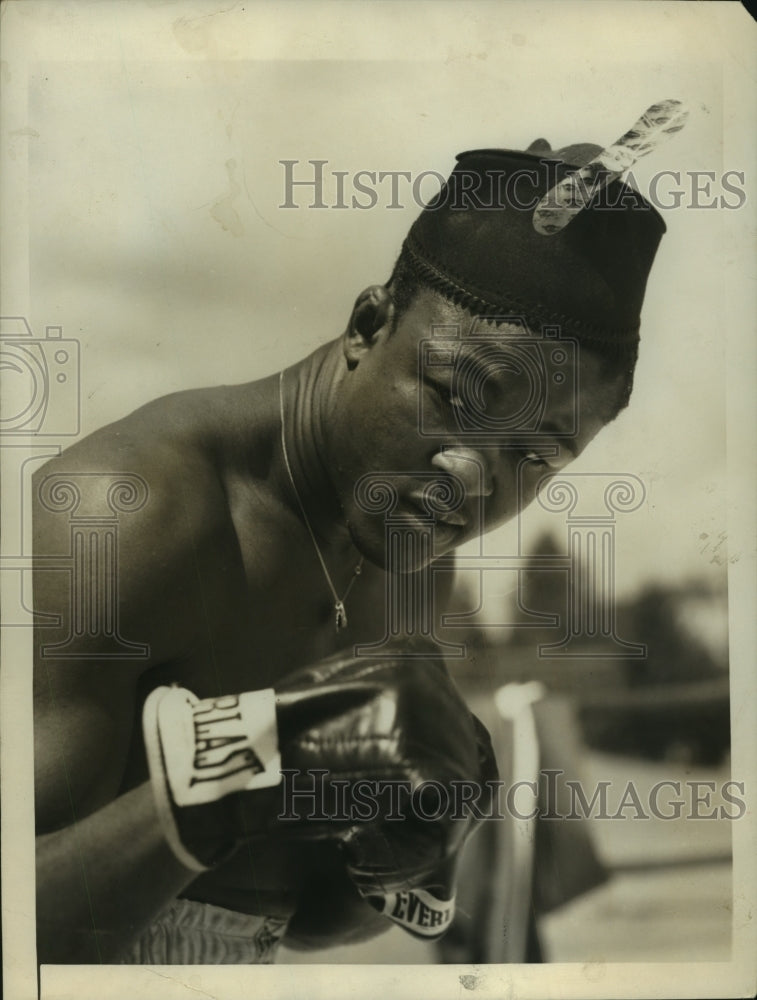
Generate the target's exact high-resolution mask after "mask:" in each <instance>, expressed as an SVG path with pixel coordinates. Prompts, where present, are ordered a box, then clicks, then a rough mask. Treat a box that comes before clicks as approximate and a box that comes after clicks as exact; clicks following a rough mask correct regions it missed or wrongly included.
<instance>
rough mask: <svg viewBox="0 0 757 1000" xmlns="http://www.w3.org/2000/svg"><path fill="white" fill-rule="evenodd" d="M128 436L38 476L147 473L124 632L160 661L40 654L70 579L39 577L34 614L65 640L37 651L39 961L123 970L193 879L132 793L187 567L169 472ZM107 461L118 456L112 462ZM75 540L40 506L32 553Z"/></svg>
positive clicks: (66, 629)
mask: <svg viewBox="0 0 757 1000" xmlns="http://www.w3.org/2000/svg"><path fill="white" fill-rule="evenodd" d="M125 436H126V435H121V434H118V435H116V438H117V440H115V441H114V440H112V441H110V442H105V444H106V445H109V446H111V447H106V448H105V449H103V448H102V447H101V446H100V445H99V444H98V440H97V439H96V440H95V441H94V442H92V444H91V446H90V445H89V444H88V442H83V443H82V445H80V446H77V447H76V448H74V449H72V450H71V451H70V452H69V453H64V455H63V456H61V457H60V458H59V459H57V460H55V461H53V462H52V463H49V464H48V465H47V466H45V467H44V468H43V469H42V470H41V472H40V473H39V474H38V475H37V477H35V478H36V482H35V486H36V487H37V488H38V487H39V485H40V483H41V482H42V480H43V479H44V478H45V477H46V476H50V475H53V474H56V473H58V474H60V475H62V476H66V475H71V476H74V477H75V476H77V475H79V476H81V475H82V473H85V474H88V475H90V476H92V480H91V482H92V483H93V487H94V486H95V485H96V482H95V480H96V478H97V476H98V475H99V474H101V473H102V474H108V473H111V472H112V471H128V472H133V471H136V472H138V473H141V474H143V475H144V478H145V480H146V481H148V482H149V485H150V498H149V502H148V504H147V505H146V507H145V509H144V511H140V512H139V513H136V514H130V515H128V516H126V517H124V518H123V519H122V524H120V525H119V527H120V529H121V538H120V542H121V546H120V548H121V563H120V567H119V578H118V586H119V591H120V598H121V601H120V611H121V616H122V621H126V623H127V624H126V626H125V627H126V628H127V630H128V631H127V634H129V635H132V636H133V637H134V638H136V639H139V640H141V641H144V642H146V643H148V644H149V645H150V646H151V651H152V657H151V659H150V660H149V661H146V662H141V663H140V662H137V663H134V662H133V661H132V662H129V661H128V660H117V659H116V660H102V661H98V660H92V659H88V658H86V657H82V658H78V657H76V656H74V657H69V658H65V659H63V658H54V657H50V656H49V654H48V656H47V657H41V656H40V655H39V651H40V647H41V646H42V645H43V644H46V645H48V647H49V646H50V645H52V644H54V643H55V642H56V641H59V640H60V638H61V636H65V635H66V634H67V633H70V631H71V629H70V625H71V623H70V621H69V620H68V619H70V617H71V603H70V601H71V598H70V584H69V582H68V576H67V574H66V573H64V572H60V571H57V570H52V571H51V570H49V569H39V570H38V571H37V572H35V606H36V608H37V610H39V611H42V612H45V613H47V614H58V615H59V616H60V617H61V628H60V630H58V629H55V628H49V627H48V628H44V629H40V630H38V633H37V639H36V641H35V647H36V652H37V654H38V655H37V662H36V665H35V676H34V708H35V796H36V826H37V924H38V958H39V961H40V962H83V963H88V962H110V961H114V960H117V959H118V957H119V954H120V953H121V952H122V951H123V950H124V948H125V947H127V946H128V944H129V943H130V941H131V940H133V938H134V937H135V936H136V935H137V934H138V933H139V932H140V931H141V930H142V929H143V928H144V927H145V926H147V925H148V924H149V923H150V922H151V920H152V919H153V918H154V917H155V916H156V915H157V913H159V912H160V911H161V910H162V909H163V908H164V907H165V906H166V905H167V904H168V903H170V901H171V900H173V899H174V898H175V897H176V896H177V895H178V894H179V892H181V890H182V889H183V888H184V887H185V886H186V885H188V884H189V882H191V881H192V880H193V879H194V878H196V872H193V871H190V870H188V869H187V868H185V867H184V866H183V865H182V864H181V863H180V862H179V861H177V860H176V858H175V857H174V856H173V854H172V853H171V851H170V849H169V848H168V846H167V845H166V842H165V838H164V836H163V832H162V829H161V826H160V823H159V820H158V818H157V815H156V813H155V809H154V804H153V796H152V789H151V787H150V785H149V784H148V783H146V782H145V783H143V784H141V785H140V786H139V787H136V788H133V789H132V790H131V791H129V792H128V793H126V794H121V787H122V784H123V781H124V775H125V771H126V766H127V759H128V757H129V754H130V749H131V744H132V740H133V739H134V738H135V733H137V734H138V732H139V726H138V719H137V718H136V714H137V713H138V711H139V706H138V700H137V695H136V691H137V685H138V683H139V680H140V676H141V675H142V674H143V673H144V671H145V670H146V669H149V668H150V667H151V666H153V665H155V664H156V663H157V664H158V665H159V664H160V662H162V661H165V660H166V659H168V658H170V655H171V651H172V640H171V637H170V636H168V637H166V635H165V634H164V633H162V632H161V631H160V628H159V627H158V626H159V625H160V621H161V617H162V615H161V609H162V612H163V613H164V614H165V616H166V618H167V617H168V609H167V607H166V605H167V603H168V602H169V601H170V596H168V595H170V594H172V593H175V592H176V590H177V588H176V587H175V586H172V584H173V580H174V578H175V576H176V575H177V573H180V572H181V571H182V570H183V567H182V566H181V565H180V564H179V563H177V560H176V552H177V551H178V547H179V544H180V538H177V536H179V535H180V533H181V532H180V527H177V524H176V520H177V519H176V517H175V516H174V515H173V512H172V511H168V510H167V509H166V507H167V506H168V504H169V503H170V504H171V505H172V506H173V507H175V504H174V502H173V500H172V498H171V497H168V496H165V495H164V494H165V491H164V490H162V489H161V486H160V483H161V479H162V477H164V475H165V469H160V470H159V471H156V466H155V465H153V466H152V468H145V466H144V464H143V463H142V462H141V460H140V458H139V455H137V454H136V453H133V452H130V451H129V449H128V446H127V447H124V446H123V438H124V437H125ZM101 438H102V435H101V436H100V439H101ZM113 444H116V445H117V447H112V445H113ZM103 450H105V451H106V452H107V451H110V454H109V455H103V454H102V451H103ZM161 457H163V458H165V456H161ZM164 464H165V463H164ZM158 468H159V466H158ZM78 482H79V483H80V484H81V486H82V488H83V489H86V488H87V483H89V482H90V480H88V479H87V478H86V475H85V476H84V478H82V479H79V480H78ZM86 499H87V498H85V500H86ZM167 526H170V529H167ZM68 530H69V524H68V520H67V518H66V517H65V516H64V517H61V515H59V514H55V513H53V512H50V511H49V510H48V509H46V508H45V507H44V506H42V505H39V504H38V505H37V507H36V509H35V517H34V533H35V553H36V554H37V555H56V554H62V553H65V551H66V550H67V547H68V544H69V540H68ZM150 608H153V609H157V610H153V611H152V612H151V611H150ZM143 609H146V611H143ZM170 610H171V611H174V610H175V609H174V608H171V609H170ZM187 618H189V616H186V617H185V618H184V620H187ZM190 620H191V619H190ZM135 623H138V625H136V624H135ZM73 651H74V652H76V650H75V649H74V650H73ZM137 738H139V737H138V736H137Z"/></svg>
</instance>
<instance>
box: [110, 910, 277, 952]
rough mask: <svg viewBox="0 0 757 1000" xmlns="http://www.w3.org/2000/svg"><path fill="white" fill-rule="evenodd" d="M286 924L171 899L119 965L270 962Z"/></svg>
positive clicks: (271, 919) (268, 918) (274, 918)
mask: <svg viewBox="0 0 757 1000" xmlns="http://www.w3.org/2000/svg"><path fill="white" fill-rule="evenodd" d="M287 923H288V920H287V918H286V917H283V918H279V917H261V916H253V915H251V914H248V913H237V912H235V911H234V910H226V909H223V908H222V907H220V906H212V905H211V904H210V903H198V902H197V901H195V900H193V899H177V900H175V901H174V902H173V903H172V904H171V905H170V906H169V907H168V908H167V909H165V910H164V911H163V912H162V913H161V914H160V915H159V916H158V917H157V918H156V919H155V920H154V921H153V923H152V924H150V926H149V927H147V928H146V929H145V930H144V931H143V932H142V933H141V935H140V936H139V938H138V939H137V941H136V942H135V943H134V944H133V945H132V947H131V948H130V949H129V950H128V951H127V953H126V954H125V955H124V957H123V958H122V959H121V964H129V965H256V964H271V963H272V962H273V961H275V958H276V951H277V949H278V946H279V944H280V942H281V939H282V937H283V936H284V933H285V932H286V928H287Z"/></svg>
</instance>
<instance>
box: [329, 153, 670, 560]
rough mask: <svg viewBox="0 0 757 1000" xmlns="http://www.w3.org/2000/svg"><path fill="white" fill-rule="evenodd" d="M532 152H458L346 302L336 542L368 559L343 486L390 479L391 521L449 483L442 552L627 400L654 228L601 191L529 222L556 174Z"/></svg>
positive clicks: (631, 200) (336, 422)
mask: <svg viewBox="0 0 757 1000" xmlns="http://www.w3.org/2000/svg"><path fill="white" fill-rule="evenodd" d="M542 146H546V144H542ZM597 148H598V147H589V146H584V147H574V148H572V149H570V150H569V152H571V153H574V154H575V156H576V157H583V158H584V159H585V158H587V157H589V156H590V155H591V151H592V150H595V149H597ZM539 152H540V153H541V157H542V158H540V157H539V156H536V155H534V153H510V152H506V151H496V150H495V151H490V150H484V151H477V152H474V153H469V154H462V155H461V156H460V157H458V165H457V167H456V168H455V171H453V174H452V175H451V177H450V179H449V181H448V183H447V186H446V187H445V189H443V191H442V192H441V193H440V195H439V196H438V197H437V199H435V201H434V202H432V203H431V204H430V205H429V206H427V208H426V209H424V211H423V212H422V213H421V215H420V217H419V218H418V219H417V220H416V222H415V223H414V225H413V227H412V228H411V230H410V233H409V235H408V238H407V240H406V241H405V244H404V246H403V249H402V252H401V254H400V257H399V260H398V261H397V264H396V266H395V268H394V271H393V273H392V275H391V278H390V280H389V282H388V283H387V285H386V286H373V287H372V288H370V289H366V291H365V292H364V293H363V294H362V295H361V296H360V297H359V298H358V301H357V303H356V305H355V309H354V311H353V315H352V317H351V320H350V326H349V329H348V331H347V333H346V335H345V338H344V341H343V350H344V356H345V359H346V363H347V371H346V373H345V378H344V379H343V380H342V384H341V386H340V393H339V397H340V398H339V405H338V406H337V407H336V408H335V410H334V411H333V413H332V414H331V417H332V418H333V419H332V420H330V432H329V433H330V435H331V437H332V440H333V441H334V443H335V445H337V447H336V448H335V449H334V450H333V451H332V454H333V455H338V461H337V462H336V463H335V464H334V466H333V470H332V471H333V476H334V479H335V485H336V486H337V489H338V492H339V494H340V496H341V497H342V502H343V504H344V507H345V512H346V514H347V518H348V522H349V523H350V526H351V530H352V532H353V537H354V538H355V539H356V541H358V542H359V547H361V548H363V550H364V551H366V552H367V554H368V555H369V556H370V557H372V558H374V559H375V560H376V561H385V558H386V555H385V553H383V541H384V537H383V519H382V518H377V517H375V516H371V512H370V510H368V509H367V507H366V504H365V503H364V502H361V499H360V495H359V491H357V492H356V491H355V484H356V483H360V482H362V481H363V480H364V477H365V476H371V475H373V476H374V478H376V479H378V480H381V479H382V477H383V478H384V480H385V482H386V483H391V484H392V489H394V490H395V491H396V493H397V503H396V506H395V508H394V510H393V515H394V516H400V517H406V518H407V519H408V521H409V522H413V520H414V519H417V517H418V516H421V518H422V517H423V514H424V504H425V500H424V499H423V495H424V484H425V483H427V482H428V481H429V480H430V478H431V477H433V476H434V475H436V476H437V477H439V476H440V475H441V477H442V478H443V477H444V476H445V475H446V476H447V478H448V479H449V480H450V481H455V482H456V483H458V484H462V490H463V493H464V498H463V499H462V501H461V502H460V503H459V505H458V506H454V504H456V503H457V500H454V501H450V509H449V510H448V511H444V510H442V511H441V513H439V512H437V517H436V537H437V541H438V543H439V550H445V549H449V548H451V547H453V546H455V545H458V544H460V543H461V542H462V541H465V540H466V539H467V538H470V537H472V536H474V535H476V534H478V533H480V532H481V531H485V530H489V529H491V528H493V527H495V526H496V525H497V524H500V523H502V522H503V521H506V520H508V519H510V518H512V517H513V516H514V515H515V514H517V512H518V511H519V510H521V509H523V508H524V507H525V506H527V505H528V504H529V503H530V502H531V501H532V500H533V498H534V497H535V495H536V493H537V491H538V489H539V488H540V487H541V485H542V484H543V482H544V479H545V476H547V475H549V474H552V473H555V472H557V471H559V470H560V469H561V468H563V467H564V466H565V465H566V464H568V462H569V461H571V460H572V459H573V458H574V457H575V456H576V455H577V454H579V453H580V452H581V451H582V450H583V448H584V447H586V445H587V444H588V442H589V441H590V440H591V439H592V438H593V437H594V435H595V434H596V433H597V432H598V431H599V430H600V429H601V427H602V426H604V425H605V424H606V423H608V422H609V421H610V420H612V419H613V418H614V417H615V416H616V415H617V413H618V412H619V410H620V409H622V408H623V407H624V406H625V405H626V404H627V402H628V397H629V395H630V391H631V385H632V379H633V370H634V364H635V361H636V356H637V349H638V329H639V313H640V309H641V303H642V300H643V295H644V288H645V285H646V279H647V275H648V273H649V269H650V267H651V263H652V260H653V258H654V254H655V251H656V249H657V244H658V242H659V239H660V237H661V235H662V232H663V230H664V225H663V223H662V220H661V219H660V217H659V216H658V215H657V214H656V213H655V212H654V211H653V210H652V209H651V208H650V207H649V206H648V205H647V204H646V203H645V202H644V201H643V199H642V198H641V196H640V195H638V193H637V192H635V191H633V190H632V189H631V188H627V187H625V186H624V185H617V184H616V185H615V189H614V190H613V191H612V192H611V195H612V197H613V199H614V201H613V200H611V201H610V202H608V203H606V205H605V207H596V208H595V207H591V208H589V209H586V210H584V211H583V212H581V213H580V214H579V216H578V217H577V218H576V219H574V221H573V222H572V223H571V225H570V226H568V227H567V230H566V231H565V232H562V233H558V234H557V235H556V236H543V235H541V234H539V233H537V232H536V230H535V229H534V227H533V208H534V206H535V205H536V203H537V202H538V200H539V199H540V198H541V197H543V196H544V195H545V194H546V193H547V191H549V190H550V189H551V186H552V185H554V183H556V181H557V180H558V179H559V178H560V177H561V176H563V175H564V173H565V172H566V170H567V169H568V167H567V166H566V164H565V163H564V161H562V160H561V158H560V156H559V155H558V154H551V153H547V151H546V150H544V149H543V148H540V149H539ZM439 550H437V551H439Z"/></svg>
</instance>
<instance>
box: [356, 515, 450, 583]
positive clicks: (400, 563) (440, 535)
mask: <svg viewBox="0 0 757 1000" xmlns="http://www.w3.org/2000/svg"><path fill="white" fill-rule="evenodd" d="M350 535H351V536H352V542H353V545H354V546H355V548H356V549H357V550H358V551H359V552H360V554H361V555H362V556H363V557H364V558H365V559H366V560H367V561H368V562H369V563H372V564H373V565H374V566H378V567H379V568H380V569H382V570H384V571H385V572H387V573H397V574H400V575H406V574H409V573H418V572H419V571H420V570H422V569H424V568H425V567H427V566H430V565H431V563H432V562H434V560H436V559H439V558H441V557H443V556H448V555H451V554H452V553H453V552H454V550H455V549H456V548H457V547H458V546H459V545H462V543H463V542H464V541H466V540H467V538H466V534H465V531H464V530H463V528H462V527H461V526H460V525H456V524H446V523H444V522H436V523H435V524H434V525H433V527H432V529H431V530H430V531H429V530H424V529H422V528H421V527H419V526H418V525H416V524H413V523H412V521H411V520H410V519H408V520H405V519H397V520H396V521H395V522H394V523H393V524H392V525H391V526H390V528H389V530H387V531H382V533H381V535H380V536H379V535H378V533H377V532H376V531H375V530H374V531H359V530H355V525H354V524H350Z"/></svg>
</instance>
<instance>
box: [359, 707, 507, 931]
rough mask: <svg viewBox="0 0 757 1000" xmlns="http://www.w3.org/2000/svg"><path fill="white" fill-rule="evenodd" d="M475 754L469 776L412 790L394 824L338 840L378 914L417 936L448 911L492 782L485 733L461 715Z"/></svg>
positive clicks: (442, 923)
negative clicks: (462, 858) (467, 845)
mask: <svg viewBox="0 0 757 1000" xmlns="http://www.w3.org/2000/svg"><path fill="white" fill-rule="evenodd" d="M468 718H469V719H470V722H471V725H472V727H473V730H474V733H475V744H476V748H477V752H478V762H477V770H476V772H475V776H474V777H473V778H470V777H469V778H467V779H463V780H459V779H453V780H452V781H451V782H450V783H449V784H445V783H444V782H442V781H439V780H438V779H431V780H429V781H428V782H427V783H426V784H421V785H418V786H417V788H416V790H415V792H414V794H413V795H412V796H411V807H410V808H409V809H406V813H405V816H404V817H403V820H402V822H392V821H391V820H390V819H385V820H384V821H383V822H379V823H375V824H370V825H364V826H356V827H353V828H352V829H351V830H350V831H349V833H348V834H347V836H346V837H344V838H343V839H342V851H343V854H344V856H345V860H346V867H347V871H348V873H349V875H350V877H351V878H352V880H353V882H354V884H355V886H356V887H357V890H358V892H359V893H360V895H361V896H363V898H365V899H366V900H367V901H368V902H369V903H371V905H372V906H373V907H374V908H375V909H377V910H378V911H379V912H380V913H383V914H384V915H385V916H386V917H388V918H389V919H390V920H393V921H394V922H395V923H397V924H399V925H400V926H401V927H402V928H403V929H404V930H406V931H408V932H409V933H411V934H413V935H414V936H416V937H420V938H426V939H428V938H436V937H439V936H441V935H442V934H443V933H444V932H445V931H446V930H447V929H448V928H449V926H450V924H451V922H452V919H453V917H454V914H455V884H456V875H457V865H458V860H459V857H460V851H461V850H462V847H463V844H464V842H465V841H466V840H467V838H468V837H469V836H470V835H471V833H473V831H474V830H475V828H476V826H477V825H478V823H479V822H480V820H481V818H483V817H486V816H487V815H491V805H492V799H493V796H494V795H495V794H496V788H497V784H496V783H497V779H498V777H499V774H498V770H497V764H496V759H495V756H494V751H493V749H492V745H491V739H490V737H489V733H488V731H487V730H486V728H485V726H484V725H483V723H482V722H481V721H480V720H479V719H478V718H476V716H474V715H471V714H470V713H469V714H468Z"/></svg>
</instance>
